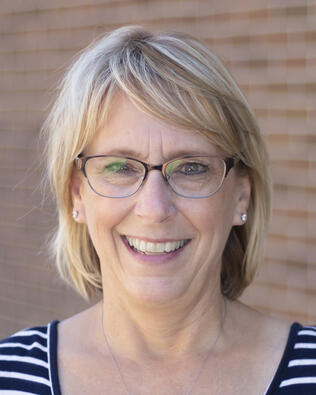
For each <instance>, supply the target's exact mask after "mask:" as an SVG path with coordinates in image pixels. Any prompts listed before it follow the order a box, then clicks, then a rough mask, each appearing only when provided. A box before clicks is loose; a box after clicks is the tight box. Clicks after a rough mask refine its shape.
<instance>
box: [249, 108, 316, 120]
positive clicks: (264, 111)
mask: <svg viewBox="0 0 316 395" xmlns="http://www.w3.org/2000/svg"><path fill="white" fill-rule="evenodd" d="M253 109H254V111H255V112H257V114H260V115H261V116H263V115H265V116H267V115H269V116H270V115H273V114H274V115H278V116H286V117H288V118H290V117H292V118H293V117H295V118H306V117H308V116H313V117H314V116H316V110H314V109H312V110H308V109H277V108H264V107H260V108H259V107H257V108H256V107H254V106H253Z"/></svg>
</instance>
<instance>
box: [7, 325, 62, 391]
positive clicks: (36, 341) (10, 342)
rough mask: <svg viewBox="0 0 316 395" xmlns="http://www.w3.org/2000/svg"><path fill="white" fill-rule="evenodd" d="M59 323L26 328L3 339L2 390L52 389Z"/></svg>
mask: <svg viewBox="0 0 316 395" xmlns="http://www.w3.org/2000/svg"><path fill="white" fill-rule="evenodd" d="M57 323H58V321H54V322H52V323H50V324H48V325H45V326H37V327H33V328H28V329H24V330H21V331H19V332H17V333H15V334H13V335H12V336H10V337H8V338H7V339H4V340H2V341H0V392H2V391H3V390H5V391H6V390H13V391H14V390H15V391H22V392H23V391H27V392H30V393H31V392H32V391H34V393H43V394H44V393H48V392H47V388H49V387H50V385H51V383H50V371H51V366H50V362H51V355H50V354H51V353H52V348H55V344H54V343H56V335H55V333H56V326H57ZM39 391H41V392H39Z"/></svg>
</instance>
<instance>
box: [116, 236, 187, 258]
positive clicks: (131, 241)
mask: <svg viewBox="0 0 316 395" xmlns="http://www.w3.org/2000/svg"><path fill="white" fill-rule="evenodd" d="M122 238H123V240H124V241H125V243H127V244H128V246H129V247H130V248H131V249H132V250H133V251H134V252H137V253H139V254H143V255H166V254H170V253H174V252H176V251H179V250H180V249H182V248H183V247H184V246H186V245H187V244H188V243H189V242H190V239H182V240H172V241H165V242H162V241H160V242H153V241H147V240H144V239H139V238H136V237H130V236H122Z"/></svg>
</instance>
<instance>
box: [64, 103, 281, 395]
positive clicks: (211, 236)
mask: <svg viewBox="0 0 316 395" xmlns="http://www.w3.org/2000/svg"><path fill="white" fill-rule="evenodd" d="M116 101H117V102H116V103H115V105H114V106H113V109H114V110H113V111H112V112H111V116H110V117H109V119H108V121H107V122H106V124H104V125H103V127H102V128H101V130H100V131H99V132H98V134H97V135H96V136H95V138H94V139H93V141H92V142H91V144H90V145H89V146H88V147H87V148H86V149H85V151H84V154H85V155H86V156H88V155H100V154H123V153H124V154H125V155H126V156H131V157H134V158H136V159H140V160H142V161H145V162H147V163H150V164H152V165H158V164H161V163H163V162H165V161H167V160H170V159H173V158H177V157H179V156H181V155H183V154H184V153H186V154H189V155H190V154H202V155H220V154H221V153H220V152H218V151H217V149H216V147H215V146H214V145H213V144H212V143H211V142H210V141H209V140H208V139H207V138H206V137H205V136H202V135H200V134H198V133H197V132H196V131H192V130H190V131H189V130H185V129H183V128H179V127H175V126H171V125H169V124H166V123H163V122H161V121H158V120H155V119H153V118H151V117H150V116H148V115H147V114H145V113H144V112H142V111H140V110H139V109H137V108H136V107H135V106H134V105H133V104H132V103H131V101H130V100H129V99H128V98H126V97H124V96H118V97H117V99H116ZM72 197H73V205H74V208H75V209H76V210H78V212H79V215H78V218H77V219H76V220H77V221H78V222H80V223H83V224H86V225H87V227H88V229H89V233H90V236H91V239H92V241H93V244H94V246H95V248H96V251H97V253H98V256H99V258H100V263H101V271H102V282H103V300H104V303H103V304H102V303H99V304H97V305H95V306H94V307H93V308H92V309H90V310H87V311H86V312H84V313H81V314H80V315H79V316H75V317H73V318H71V319H70V320H67V321H64V322H62V323H61V324H60V325H59V334H60V343H59V344H60V346H59V347H60V353H59V367H60V379H61V383H62V386H64V388H65V389H66V390H67V393H69V394H71V393H76V392H75V391H76V390H78V388H77V387H78V385H79V387H80V392H81V393H84V388H85V386H86V388H88V389H87V391H90V390H91V386H94V390H95V392H96V393H97V392H98V391H101V388H102V390H104V388H107V393H109V394H112V393H113V394H117V393H124V387H122V382H121V380H120V377H118V373H117V370H116V369H115V367H114V370H113V361H112V360H111V355H110V354H109V350H108V349H106V348H105V347H104V343H105V341H104V337H103V333H102V326H101V319H102V314H101V313H102V310H103V325H104V329H105V333H106V335H107V338H108V341H109V343H110V345H111V348H112V350H113V352H114V354H115V357H116V359H117V360H118V361H119V364H120V366H121V368H122V371H124V378H125V380H126V381H127V382H128V383H131V386H132V387H133V390H135V391H136V392H137V393H141V394H147V393H152V391H154V393H164V394H168V393H170V394H175V393H185V391H187V390H188V386H190V384H191V383H192V380H193V377H194V376H195V374H196V372H197V371H198V370H199V367H200V366H201V363H202V361H203V359H204V358H205V356H206V355H207V353H208V351H209V350H210V349H211V350H212V353H211V354H210V356H209V359H208V363H207V365H206V366H205V368H204V370H205V371H206V372H207V371H208V367H209V364H212V360H213V359H214V358H216V364H215V365H214V361H213V365H211V370H212V376H213V375H214V377H217V379H213V380H212V384H210V382H209V377H208V375H207V374H205V375H203V374H202V375H201V377H200V378H199V382H198V383H197V388H196V392H195V393H200V394H204V393H205V394H206V393H208V394H209V393H210V392H209V391H210V388H212V389H213V391H214V392H213V393H221V392H219V390H218V385H219V384H218V383H217V381H218V380H221V381H223V382H225V385H224V387H223V384H222V385H221V389H223V388H225V392H222V393H225V394H229V393H248V394H251V393H252V392H251V385H253V386H254V387H255V388H256V390H257V389H258V388H259V387H260V386H261V387H262V388H263V387H264V386H266V385H267V383H268V380H269V379H270V377H272V375H273V372H274V370H275V368H276V366H275V365H277V363H278V361H279V358H280V356H281V350H282V349H283V346H284V344H285V339H286V337H287V333H288V325H287V324H286V325H285V324H283V323H281V322H277V321H276V320H272V319H269V318H266V317H264V316H263V315H261V314H260V313H257V312H254V311H253V310H251V309H249V308H246V307H245V306H243V305H242V304H240V303H239V302H230V301H226V302H224V299H223V297H222V295H221V292H220V267H221V257H222V253H223V249H224V246H225V244H226V241H227V238H228V235H229V232H230V230H231V227H232V226H242V225H243V223H242V221H241V218H240V216H241V214H242V213H245V212H247V207H248V204H249V197H250V183H249V180H248V178H247V177H240V176H238V175H237V174H236V172H235V169H232V170H231V171H230V172H229V174H228V176H227V178H226V179H225V181H224V184H223V186H222V188H221V189H220V190H219V191H218V192H217V193H216V194H215V195H213V196H212V197H210V198H206V199H186V198H182V197H180V196H178V195H176V194H175V193H174V192H173V191H172V190H171V188H170V187H169V186H168V184H167V183H166V182H165V180H164V179H163V177H162V175H161V173H160V172H159V171H151V172H150V173H149V175H148V178H147V180H146V181H145V183H144V185H143V186H142V188H141V189H140V190H139V191H138V192H137V193H136V194H135V195H134V196H132V197H129V198H125V199H108V198H104V197H101V196H98V195H97V194H95V193H94V192H93V191H92V190H91V188H90V187H89V185H88V184H87V182H86V180H85V178H84V176H83V174H82V172H76V173H74V175H73V179H72ZM124 235H128V236H133V237H138V238H141V239H145V240H149V241H156V242H159V241H167V240H171V241H174V240H182V239H185V240H187V239H189V240H190V242H189V243H188V244H187V245H186V246H185V247H184V248H182V249H181V251H180V252H179V253H178V254H176V255H175V256H174V257H171V258H168V259H166V258H165V256H164V257H161V260H159V259H160V258H159V257H158V258H157V259H158V262H154V263H153V262H152V261H151V260H150V259H148V260H146V257H144V256H135V254H132V253H131V252H130V251H129V249H128V248H127V247H126V245H125V244H124V242H123V240H122V236H124ZM225 304H226V308H225ZM224 310H226V313H224ZM224 315H225V320H224V329H223V331H222V332H221V334H220V338H219V339H218V341H217V342H216V344H214V341H215V339H216V337H217V335H218V333H219V330H220V327H221V323H222V321H223V316H224ZM78 328H80V331H79V329H78ZM263 330H264V331H265V332H264V335H263V334H262V341H259V342H258V339H260V338H261V337H260V336H261V335H260V334H261V331H263ZM82 333H84V334H85V337H84V339H83V337H82V336H83V335H82ZM245 335H246V336H247V339H246V338H245ZM254 338H256V341H255V342H253V343H252V342H251V341H249V339H254ZM271 338H272V340H270V339H271ZM87 339H88V340H87ZM280 343H281V344H282V348H280V347H279V346H278V347H275V346H276V344H278V345H279V344H280ZM272 350H277V351H273V353H272ZM264 352H269V359H270V363H271V364H270V365H269V367H267V368H262V364H261V363H260V366H258V371H259V370H260V372H261V373H260V375H261V376H260V377H261V378H262V380H261V381H262V383H261V382H260V377H259V378H258V372H257V371H256V370H255V366H257V365H258V363H256V361H257V360H258V361H259V360H260V361H261V356H262V354H263V353H264ZM259 354H260V358H259ZM272 354H273V355H272ZM240 358H241V359H242V358H245V359H247V360H249V361H250V364H249V362H248V364H249V366H248V365H247V364H244V365H243V366H245V368H246V373H247V382H244V381H243V380H241V379H240V377H243V376H242V374H243V373H245V372H242V371H240V369H241V368H240V363H239V361H240ZM273 358H274V360H273ZM73 361H77V362H76V366H75V367H74V366H73ZM88 361H89V363H87V362H88ZM273 361H274V364H273ZM87 366H90V369H91V375H92V377H93V378H98V379H99V380H93V382H90V381H89V379H88V377H89V375H88V374H87V370H86V369H87ZM135 366H136V368H135ZM101 367H102V368H101ZM220 367H221V368H223V370H222V369H221V370H220V372H219V371H218V372H217V374H215V373H216V369H220ZM224 367H225V369H224ZM171 369H172V370H171ZM214 369H215V370H214ZM227 369H229V370H230V371H231V372H234V371H235V372H236V375H234V373H232V374H231V375H230V376H229V378H227V377H224V380H223V378H222V377H221V374H222V373H221V372H222V371H226V370H227ZM170 371H172V372H173V374H172V379H171V378H170V374H169V373H170ZM252 371H254V377H255V381H254V382H253V384H252V381H251V377H252V374H251V372H252ZM65 372H67V373H65ZM80 372H85V374H82V375H81V374H80ZM107 372H110V374H108V373H107ZM83 377H85V378H83ZM139 377H142V379H143V385H142V384H141V383H140V382H139V380H138V378H139ZM164 378H167V379H168V380H166V379H164ZM170 380H171V381H170ZM78 383H80V384H78ZM96 383H100V384H99V387H98V384H96ZM114 383H115V384H114ZM107 385H108V387H107ZM225 386H226V387H225ZM238 386H239V387H238ZM258 386H259V387H258ZM261 387H260V388H261ZM113 388H115V390H114V389H113ZM203 388H204V389H203ZM236 388H240V391H248V392H236ZM120 391H121V392H120ZM155 391H158V392H155ZM87 393H88V392H87ZM253 393H258V392H253Z"/></svg>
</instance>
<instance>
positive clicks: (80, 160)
mask: <svg viewBox="0 0 316 395" xmlns="http://www.w3.org/2000/svg"><path fill="white" fill-rule="evenodd" d="M107 157H115V158H122V159H129V160H133V161H135V162H138V163H140V164H142V165H143V167H144V168H145V174H144V176H143V178H142V181H141V183H140V184H139V187H138V188H137V189H136V191H134V192H133V193H130V194H129V195H125V196H106V195H103V194H102V193H100V192H97V191H96V190H95V189H94V188H93V186H92V185H91V183H90V180H89V178H88V176H87V173H86V163H87V162H88V160H89V159H93V158H107ZM186 158H218V159H221V160H222V161H224V163H225V174H224V177H223V180H222V182H221V184H220V185H219V187H218V188H217V189H216V191H214V192H212V193H210V194H208V195H204V196H185V195H183V194H181V193H179V192H177V191H175V190H174V189H173V187H172V185H171V184H170V183H169V181H168V178H169V177H168V174H166V167H167V166H168V164H169V163H171V162H174V161H176V160H179V159H186ZM234 166H235V158H234V157H229V158H223V157H221V156H216V155H186V156H181V157H179V158H174V159H171V160H168V161H167V162H164V163H162V164H160V165H150V164H149V163H146V162H143V161H141V160H139V159H135V158H131V157H128V156H120V155H91V156H81V155H79V156H77V158H76V159H75V167H76V168H77V170H79V171H82V172H83V174H84V176H85V178H86V179H87V181H88V184H89V186H90V188H91V189H92V190H93V192H95V193H96V194H97V195H99V196H102V197H106V198H110V199H121V198H122V199H123V198H127V197H130V196H133V195H135V193H136V192H138V191H139V189H140V188H141V186H142V185H143V184H144V181H145V180H146V177H147V175H148V173H149V172H150V171H151V170H159V171H160V172H161V174H162V176H163V178H164V179H165V181H166V182H167V184H168V185H169V186H170V188H171V189H172V190H173V192H174V193H175V194H176V195H178V196H181V197H183V198H186V199H204V198H207V197H210V196H213V195H215V193H216V192H218V191H219V190H220V189H221V187H222V185H223V183H224V180H225V178H226V177H227V175H228V173H229V171H230V170H231V169H232V168H233V167H234Z"/></svg>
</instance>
